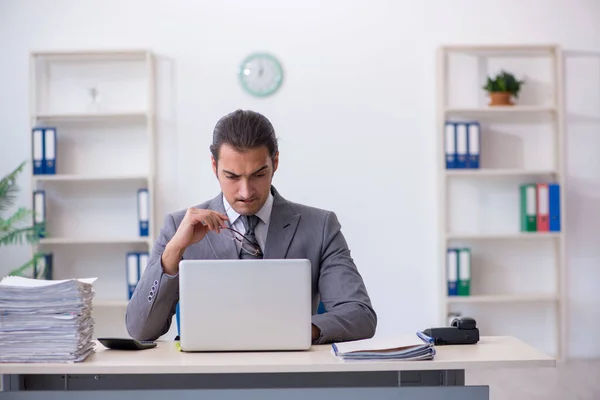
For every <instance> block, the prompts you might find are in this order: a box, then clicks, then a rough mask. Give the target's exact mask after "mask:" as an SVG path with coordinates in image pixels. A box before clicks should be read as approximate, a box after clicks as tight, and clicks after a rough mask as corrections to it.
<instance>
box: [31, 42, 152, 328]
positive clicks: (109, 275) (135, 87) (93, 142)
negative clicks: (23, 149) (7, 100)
mask: <svg viewBox="0 0 600 400" xmlns="http://www.w3.org/2000/svg"><path fill="white" fill-rule="evenodd" d="M154 75H155V66H154V57H153V55H152V53H151V52H149V51H146V50H131V51H129V50H116V51H87V50H85V51H66V52H62V51H58V52H34V53H32V54H31V75H30V76H31V82H30V87H31V106H30V128H31V129H30V131H29V132H28V134H29V135H30V137H31V130H32V129H33V128H34V127H37V126H52V127H55V128H56V132H57V133H56V136H57V140H56V174H54V175H33V174H32V178H31V179H32V180H31V184H32V190H36V189H42V190H44V191H45V193H46V227H47V235H46V237H45V238H43V239H41V240H40V242H39V243H38V244H37V245H36V246H34V248H33V250H34V251H43V252H49V253H52V255H53V278H54V279H68V278H82V277H97V278H98V279H97V281H96V283H95V285H94V290H95V298H94V319H95V322H96V325H95V336H96V337H101V336H119V337H126V336H128V335H127V331H126V329H125V319H124V312H125V308H126V306H127V303H128V294H127V280H126V269H125V265H126V253H127V252H129V251H140V252H150V251H151V249H152V245H153V243H154V238H155V232H156V228H157V227H156V222H155V212H154V207H155V200H154V199H155V121H154V118H155V109H154V107H155V98H154V97H155V83H154V80H155V78H154ZM91 88H95V89H96V93H97V96H96V98H97V100H98V101H97V102H95V103H94V102H92V96H91V91H90V89H91ZM140 188H147V189H148V191H149V196H150V199H149V200H150V201H149V208H150V210H149V228H150V229H149V230H150V232H149V236H144V237H142V236H140V235H139V228H138V214H137V212H138V208H137V191H138V189H140Z"/></svg>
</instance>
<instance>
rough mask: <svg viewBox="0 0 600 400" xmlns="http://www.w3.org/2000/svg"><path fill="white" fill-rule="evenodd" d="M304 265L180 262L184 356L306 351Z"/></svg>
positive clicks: (309, 335)
mask: <svg viewBox="0 0 600 400" xmlns="http://www.w3.org/2000/svg"><path fill="white" fill-rule="evenodd" d="M311 303H312V300H311V266H310V261H309V260H293V259H289V260H271V259H262V260H183V261H181V262H180V264H179V323H180V342H179V344H180V346H181V350H183V351H268V350H280V351H281V350H306V349H309V348H310V346H311V342H312V333H311V315H312V312H311Z"/></svg>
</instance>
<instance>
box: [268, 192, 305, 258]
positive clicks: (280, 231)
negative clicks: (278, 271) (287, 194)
mask: <svg viewBox="0 0 600 400" xmlns="http://www.w3.org/2000/svg"><path fill="white" fill-rule="evenodd" d="M272 193H273V210H272V211H271V221H270V222H269V229H268V232H267V243H266V245H265V249H264V258H270V259H282V258H285V256H286V254H287V251H288V248H289V247H290V243H291V242H292V238H293V237H294V234H295V233H296V228H297V227H298V222H299V220H300V214H294V212H293V210H292V208H291V207H290V205H289V203H288V202H287V200H285V199H284V198H283V197H281V196H280V195H279V193H278V192H277V190H275V188H274V187H273V188H272Z"/></svg>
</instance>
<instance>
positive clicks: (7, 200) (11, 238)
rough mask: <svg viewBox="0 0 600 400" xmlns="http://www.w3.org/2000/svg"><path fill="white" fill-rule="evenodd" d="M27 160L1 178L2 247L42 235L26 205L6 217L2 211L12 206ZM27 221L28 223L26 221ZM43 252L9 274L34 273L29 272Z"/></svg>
mask: <svg viewBox="0 0 600 400" xmlns="http://www.w3.org/2000/svg"><path fill="white" fill-rule="evenodd" d="M24 166H25V162H23V163H21V165H19V166H18V167H17V168H16V169H15V170H14V171H12V172H11V173H9V174H8V175H6V176H5V177H4V178H2V180H0V247H1V246H2V245H4V246H9V245H13V244H22V243H23V242H26V243H28V244H34V243H37V241H38V240H39V237H40V233H41V232H40V229H41V228H39V227H36V226H35V224H33V221H32V216H33V212H32V211H31V210H28V209H26V208H25V207H19V208H18V209H17V210H16V211H15V212H14V213H13V214H12V215H10V216H8V217H7V218H4V217H3V216H2V212H5V211H7V210H8V209H9V208H10V207H12V205H13V203H14V201H15V195H16V193H17V192H18V190H19V189H18V187H17V184H16V181H17V176H18V174H19V173H21V172H22V171H23V168H24ZM26 222H27V223H26ZM41 256H42V254H34V256H33V258H32V259H31V260H29V261H28V262H26V263H25V264H23V265H22V266H20V267H18V268H16V269H14V270H12V271H11V272H10V273H9V275H32V274H28V273H27V272H28V270H29V269H33V266H34V265H35V263H36V262H37V260H38V259H39V258H40V257H41Z"/></svg>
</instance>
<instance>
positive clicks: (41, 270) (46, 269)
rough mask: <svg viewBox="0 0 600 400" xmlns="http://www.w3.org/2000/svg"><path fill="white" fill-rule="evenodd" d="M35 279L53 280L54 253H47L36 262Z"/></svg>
mask: <svg viewBox="0 0 600 400" xmlns="http://www.w3.org/2000/svg"><path fill="white" fill-rule="evenodd" d="M33 278H34V279H45V280H52V253H45V254H43V255H42V256H41V257H40V258H38V259H36V260H35V262H34V264H33Z"/></svg>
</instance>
